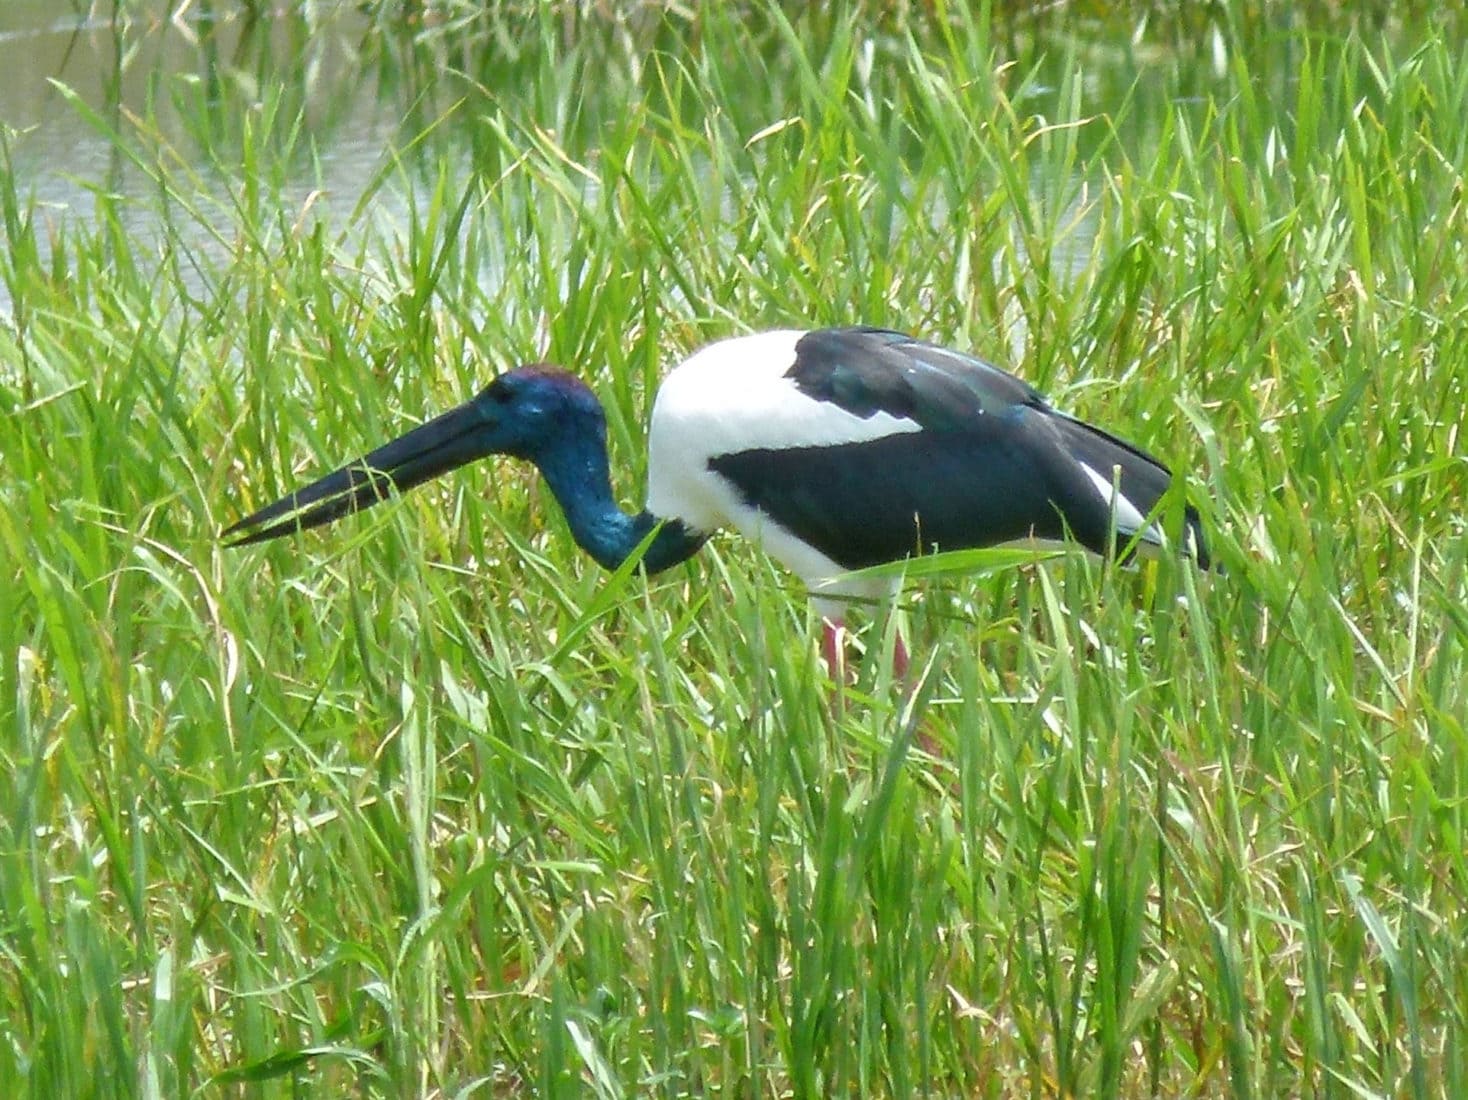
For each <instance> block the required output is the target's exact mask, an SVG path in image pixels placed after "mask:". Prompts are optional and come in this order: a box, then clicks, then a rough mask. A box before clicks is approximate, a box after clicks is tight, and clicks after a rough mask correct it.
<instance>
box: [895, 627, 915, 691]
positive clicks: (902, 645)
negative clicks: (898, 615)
mask: <svg viewBox="0 0 1468 1100" xmlns="http://www.w3.org/2000/svg"><path fill="white" fill-rule="evenodd" d="M911 663H912V661H911V659H910V658H909V656H908V653H907V643H906V642H904V641H903V640H902V631H901V630H898V631H897V637H896V638H895V639H893V641H892V678H893V679H894V680H896V681H897V682H898V683H906V682H907V669H908V666H909V665H910V664H911ZM909 690H911V685H909Z"/></svg>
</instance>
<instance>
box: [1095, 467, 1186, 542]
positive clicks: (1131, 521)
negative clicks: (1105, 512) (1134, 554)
mask: <svg viewBox="0 0 1468 1100" xmlns="http://www.w3.org/2000/svg"><path fill="white" fill-rule="evenodd" d="M1080 466H1081V469H1082V470H1085V471H1086V476H1087V477H1088V478H1090V479H1091V484H1092V485H1094V486H1095V487H1096V492H1098V493H1100V494H1101V499H1102V500H1103V501H1105V503H1106V507H1107V508H1108V509H1110V510H1111V513H1112V515H1113V516H1115V517H1116V530H1117V533H1118V534H1120V535H1125V536H1127V537H1128V538H1130V537H1131V536H1132V535H1135V534H1136V533H1137V532H1138V531H1141V532H1142V540H1143V541H1144V542H1150V543H1153V544H1155V545H1157V546H1161V545H1162V544H1163V543H1164V542H1165V541H1166V540H1165V539H1164V538H1163V537H1162V532H1161V531H1159V530H1158V529H1157V525H1156V524H1150V525H1149V524H1148V523H1147V517H1146V516H1144V515H1142V513H1141V511H1140V510H1139V509H1138V508H1137V506H1136V505H1135V504H1133V503H1132V502H1131V501H1130V500H1128V499H1127V498H1126V497H1124V496H1123V495H1122V493H1121V490H1120V489H1118V488H1117V487H1116V485H1115V484H1113V483H1112V480H1111V478H1109V477H1107V476H1106V475H1105V474H1103V473H1101V471H1100V470H1096V469H1093V468H1092V467H1090V466H1088V465H1086V464H1085V463H1084V462H1082V463H1081V464H1080ZM1114 469H1115V467H1113V470H1114ZM1144 528H1145V530H1144Z"/></svg>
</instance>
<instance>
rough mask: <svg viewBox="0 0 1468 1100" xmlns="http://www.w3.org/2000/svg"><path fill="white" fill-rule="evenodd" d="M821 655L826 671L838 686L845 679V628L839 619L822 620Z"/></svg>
mask: <svg viewBox="0 0 1468 1100" xmlns="http://www.w3.org/2000/svg"><path fill="white" fill-rule="evenodd" d="M821 627H822V629H823V634H822V637H821V653H822V654H823V655H824V656H825V658H826V671H827V672H829V673H830V674H831V679H833V680H835V681H836V682H837V683H838V684H839V683H844V682H845V679H846V626H845V624H844V623H842V622H841V621H840V620H839V619H838V620H836V621H835V622H832V621H831V620H830V619H822V620H821Z"/></svg>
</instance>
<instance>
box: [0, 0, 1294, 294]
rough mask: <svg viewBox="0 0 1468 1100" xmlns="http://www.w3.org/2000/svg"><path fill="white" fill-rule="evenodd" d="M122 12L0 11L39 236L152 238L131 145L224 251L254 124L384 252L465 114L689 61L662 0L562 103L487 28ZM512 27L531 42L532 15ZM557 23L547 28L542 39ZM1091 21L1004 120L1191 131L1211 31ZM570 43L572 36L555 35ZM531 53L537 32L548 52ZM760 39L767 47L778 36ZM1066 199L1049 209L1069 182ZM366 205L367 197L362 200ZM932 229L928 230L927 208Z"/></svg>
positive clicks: (20, 176)
mask: <svg viewBox="0 0 1468 1100" xmlns="http://www.w3.org/2000/svg"><path fill="white" fill-rule="evenodd" d="M119 6H120V7H121V8H122V9H123V13H122V14H119V15H117V16H115V17H113V18H100V17H98V16H96V15H95V14H93V13H92V12H91V11H90V10H85V11H84V10H79V9H71V10H67V9H65V8H63V7H62V6H60V5H57V4H55V3H51V2H47V0H8V2H6V3H4V4H0V72H3V73H5V74H6V77H5V79H4V80H3V81H0V126H3V128H4V131H3V132H4V135H5V142H6V146H7V148H8V158H9V164H10V167H11V169H12V171H13V173H14V175H15V178H16V181H17V183H18V184H19V187H18V188H17V190H18V192H19V193H20V196H21V199H22V201H26V200H27V199H29V200H30V201H31V202H33V203H34V204H35V208H36V210H37V213H38V217H39V218H40V219H41V220H42V222H43V223H45V224H51V225H56V224H65V223H67V222H69V221H75V222H79V223H81V224H89V223H90V222H91V221H92V219H93V217H94V214H95V209H96V204H97V202H98V196H99V195H104V194H105V195H107V196H109V198H110V199H114V200H115V201H114V202H113V206H112V209H113V210H114V211H115V216H116V217H117V218H118V219H119V220H120V221H121V222H122V224H123V225H124V227H125V228H126V229H127V230H128V232H129V233H130V234H134V235H136V237H137V238H138V239H139V240H143V241H146V240H148V239H149V236H150V230H151V229H152V227H153V226H154V225H155V223H156V221H157V219H158V218H159V216H160V215H159V203H158V195H159V192H160V191H161V190H162V188H161V187H160V184H159V183H158V181H157V179H156V178H155V177H156V175H157V170H156V165H153V166H150V164H149V163H148V157H147V156H146V155H144V156H141V157H138V158H136V159H134V158H131V157H130V156H129V154H128V152H127V151H125V150H129V149H130V148H136V147H138V146H140V145H142V146H146V147H147V148H148V149H149V150H150V152H151V153H152V155H154V156H156V157H158V158H159V160H160V161H170V160H171V161H172V162H173V164H174V170H172V171H171V172H170V175H169V179H168V188H167V189H168V191H169V192H170V194H171V196H172V197H173V198H177V197H179V193H180V191H181V190H187V189H193V190H194V191H195V194H196V197H197V198H198V199H199V200H200V202H201V203H203V204H204V205H205V206H208V205H209V204H211V203H212V204H214V205H216V206H217V207H218V209H219V211H220V213H219V217H218V218H216V219H213V224H210V221H211V220H210V219H209V218H207V217H205V218H202V219H197V220H196V222H195V223H194V224H192V225H185V226H183V227H182V230H181V231H182V233H183V234H184V236H185V238H188V237H190V236H192V237H193V239H191V240H188V244H189V245H190V246H191V247H193V248H196V249H197V250H198V251H199V253H200V254H202V255H204V256H209V255H211V254H215V253H218V252H220V251H222V250H223V249H224V247H225V244H224V241H225V239H226V238H227V236H228V230H227V228H222V227H227V226H228V225H229V224H230V223H231V221H232V219H231V216H230V211H229V207H230V204H231V203H233V202H236V201H238V198H237V193H238V192H239V191H240V190H241V188H242V183H241V180H242V179H244V178H246V177H248V175H249V174H250V172H252V171H254V170H255V169H254V168H253V167H252V166H250V165H247V164H244V163H242V161H241V158H242V157H243V156H244V154H243V153H241V152H240V150H242V149H244V148H247V147H248V143H247V142H245V141H244V140H242V136H241V135H242V133H243V131H244V129H245V128H247V127H250V126H270V125H275V126H276V127H277V128H278V129H279V130H280V132H281V136H280V138H279V140H280V142H281V143H282V145H285V146H288V148H286V149H285V150H284V152H283V155H282V157H281V163H282V164H284V165H285V166H286V167H285V169H284V175H282V176H278V177H277V178H274V179H273V180H272V181H271V184H272V194H273V195H274V196H275V201H277V202H278V204H279V205H280V206H281V207H282V208H284V209H286V210H290V209H292V208H295V209H304V208H306V207H308V206H309V207H310V209H311V210H312V211H313V214H314V215H315V216H316V217H318V218H323V219H325V220H327V221H328V222H329V223H331V225H332V228H333V231H334V232H345V233H347V234H349V235H350V234H352V233H363V232H369V231H378V230H383V231H385V232H386V233H387V234H388V235H389V236H391V235H392V234H393V233H395V232H396V231H397V230H398V229H400V228H401V227H402V226H403V225H404V224H405V223H406V221H407V219H408V217H409V214H410V210H411V209H412V208H413V206H415V205H421V202H422V201H423V200H422V199H421V197H420V196H421V194H422V193H423V192H424V191H425V190H426V189H427V188H419V187H417V186H415V184H414V182H413V174H414V172H415V170H421V173H422V174H421V176H420V178H422V179H431V175H432V170H433V165H435V164H438V165H442V164H443V163H445V162H447V163H450V164H452V163H454V162H455V161H457V160H460V159H465V160H467V159H468V158H470V157H472V156H474V155H476V153H478V154H479V155H480V156H481V158H482V152H483V151H482V149H476V148H475V145H476V137H475V128H476V126H478V125H479V124H480V123H481V121H482V119H480V118H479V117H478V116H477V115H476V113H475V110H474V109H473V108H471V109H468V110H463V109H460V105H462V103H464V102H466V101H468V100H472V99H475V98H476V97H478V98H479V100H481V101H484V100H493V99H494V98H495V97H497V96H505V97H510V96H515V95H517V94H519V92H520V91H521V89H523V88H526V87H531V88H534V89H537V90H538V94H540V95H541V97H542V98H543V99H545V101H546V102H549V103H551V104H552V105H553V107H554V109H555V110H559V111H561V112H562V113H563V114H562V118H561V119H560V121H561V122H562V123H564V124H565V126H566V127H567V128H568V129H571V130H574V129H575V128H576V127H578V126H579V127H581V129H582V131H583V133H594V129H595V125H596V123H597V119H598V118H599V117H602V116H604V115H605V113H606V112H608V111H615V110H616V94H615V92H612V91H609V92H608V94H607V95H605V96H604V97H599V96H598V95H596V94H595V93H596V91H597V84H596V82H597V80H598V79H602V78H605V80H606V81H607V82H608V83H607V87H608V88H609V89H610V88H632V87H634V86H635V82H636V74H635V73H628V72H621V71H620V70H621V69H624V68H626V69H635V68H636V67H637V66H638V65H639V64H640V63H641V62H642V59H644V58H645V57H646V56H648V55H649V54H650V52H651V50H652V49H653V48H661V49H662V50H664V51H665V52H666V53H667V54H668V55H670V56H676V55H677V54H679V53H684V52H687V51H688V50H689V49H690V48H691V44H690V43H686V42H683V41H679V40H678V39H677V37H676V36H677V30H676V28H674V29H671V30H670V29H669V28H668V27H666V26H660V25H658V21H657V20H656V18H655V15H656V9H657V5H631V6H629V8H628V10H630V11H632V12H633V13H634V17H633V18H630V19H629V18H628V17H627V16H626V15H625V13H624V15H623V16H621V17H619V19H618V20H617V21H616V22H614V23H608V24H607V25H606V26H605V27H604V28H600V31H599V32H600V33H605V35H606V36H607V41H608V50H607V56H608V58H609V60H608V70H607V72H605V73H602V74H596V73H592V74H588V73H586V72H584V71H581V72H577V73H575V74H572V76H573V78H574V82H575V84H576V90H575V91H574V92H572V93H569V95H570V96H571V98H569V99H568V100H567V101H566V102H564V103H557V102H556V99H555V92H554V91H553V90H552V91H551V92H549V93H547V92H546V90H545V89H546V85H547V83H548V82H550V81H554V80H556V79H558V76H557V74H556V72H555V67H554V66H555V59H547V58H546V57H544V56H541V55H539V54H537V52H536V49H537V47H536V43H535V42H534V41H530V42H527V41H524V40H521V39H519V38H518V36H516V35H515V34H514V33H513V32H511V33H508V34H506V33H505V32H503V31H501V32H500V35H501V39H500V40H499V41H496V40H495V38H494V32H493V31H487V32H484V33H483V34H480V35H478V37H477V38H476V39H475V41H476V47H475V50H474V52H473V54H472V56H471V55H470V54H469V53H468V51H462V52H456V50H462V44H461V43H462V40H456V39H455V38H454V37H453V36H452V35H451V34H449V33H445V32H446V31H452V30H453V29H454V28H452V27H445V26H438V25H424V24H421V23H419V22H415V21H414V19H412V18H407V17H405V16H404V15H402V14H401V13H398V14H395V15H391V16H385V15H383V10H384V8H379V9H377V11H376V12H375V13H372V14H369V13H367V12H366V11H365V10H364V9H365V6H362V5H356V4H345V3H330V4H316V5H311V4H306V5H290V6H289V7H288V8H282V9H274V8H267V9H263V10H262V9H259V8H257V7H256V6H253V5H219V4H214V3H210V2H209V0H200V2H193V3H181V4H165V3H156V2H138V3H134V4H122V5H119ZM385 7H386V6H385ZM405 10H409V11H413V10H417V8H416V6H406V5H405ZM448 10H450V11H452V10H453V9H452V8H451V7H450V8H449V9H448ZM637 13H641V17H638V16H637ZM479 17H482V16H473V15H471V16H466V17H465V18H466V19H473V18H479ZM524 18H525V19H526V20H527V21H528V22H527V25H528V26H530V27H531V28H532V29H533V28H534V26H535V18H536V17H534V16H526V17H524ZM554 18H555V17H552V16H545V15H542V16H541V17H540V19H541V23H540V29H541V30H542V31H543V30H544V28H545V26H546V20H553V19H554ZM583 18H584V17H583ZM1285 18H1286V19H1287V18H1288V16H1286V17H1285ZM1086 26H1087V27H1088V32H1087V34H1086V35H1081V36H1078V35H1077V34H1076V33H1075V32H1074V30H1073V28H1071V27H1069V26H1067V25H1064V24H1060V25H1056V26H1049V27H1037V26H1035V25H1030V26H1028V27H1026V28H1024V29H1022V30H1019V31H1015V32H1013V33H1012V34H1011V35H1010V36H1009V37H1008V38H1007V39H1004V40H1001V41H998V42H996V43H995V54H996V56H997V57H999V58H1000V59H1001V60H1003V59H1006V58H1010V59H1012V61H1013V63H1014V66H1015V71H1019V72H1022V73H1023V78H1022V79H1020V80H1017V81H1014V82H1013V83H1012V86H1011V87H1010V94H1011V96H1012V97H1013V99H1014V102H1015V104H1016V106H1017V107H1018V108H1021V109H1023V110H1025V111H1027V112H1032V113H1034V114H1036V115H1041V116H1045V117H1046V118H1055V117H1059V118H1064V117H1067V116H1070V117H1076V116H1078V115H1080V116H1087V117H1096V116H1099V115H1110V114H1113V113H1118V114H1119V117H1120V119H1121V121H1120V123H1119V125H1118V130H1119V132H1118V133H1116V134H1115V135H1114V137H1115V139H1116V140H1117V141H1119V142H1120V143H1121V144H1122V145H1123V147H1128V148H1130V149H1131V150H1133V151H1134V152H1136V151H1140V150H1144V149H1145V148H1146V146H1147V144H1148V143H1149V141H1151V140H1152V135H1153V134H1154V132H1155V131H1156V129H1157V128H1158V127H1159V126H1160V125H1161V119H1162V117H1163V115H1164V114H1165V113H1166V112H1167V111H1169V110H1172V109H1175V108H1176V107H1177V105H1178V104H1183V105H1185V106H1186V105H1187V104H1190V103H1191V104H1193V105H1195V106H1196V108H1197V111H1198V113H1199V117H1200V118H1201V117H1202V116H1203V115H1204V114H1205V113H1206V111H1207V107H1208V102H1209V96H1210V94H1211V93H1212V91H1213V90H1214V88H1215V87H1216V86H1218V85H1219V83H1220V81H1221V77H1222V75H1223V73H1224V70H1225V69H1226V67H1227V65H1228V57H1227V54H1226V52H1225V51H1224V49H1223V47H1222V44H1221V43H1222V39H1221V37H1219V35H1218V33H1217V32H1216V31H1210V30H1208V29H1207V28H1203V29H1202V30H1200V31H1198V32H1197V33H1196V34H1194V35H1193V36H1192V37H1191V38H1190V39H1188V41H1187V45H1186V47H1184V48H1182V49H1179V48H1178V47H1176V46H1175V45H1174V46H1172V47H1159V46H1158V45H1157V44H1156V43H1155V41H1153V40H1152V38H1150V37H1149V35H1148V34H1147V33H1145V27H1143V26H1140V25H1132V24H1130V23H1126V22H1118V23H1116V24H1115V25H1102V24H1096V25H1089V24H1088V25H1086ZM585 29H586V25H585V23H582V24H580V25H578V26H576V27H574V28H573V27H572V25H571V23H570V22H567V24H566V31H565V34H566V35H567V36H568V37H569V36H571V35H573V34H578V33H583V32H584V31H585ZM528 37H530V38H533V37H534V36H533V35H530V36H528ZM552 37H553V36H552ZM629 39H631V40H633V42H632V45H631V46H629V45H628V41H629ZM1300 40H1301V39H1300V36H1298V35H1291V34H1288V33H1281V34H1278V35H1274V36H1268V35H1266V36H1264V37H1262V38H1261V39H1260V42H1261V43H1262V48H1267V49H1268V50H1270V51H1272V53H1273V55H1274V56H1273V58H1272V59H1271V62H1270V63H1269V64H1266V65H1262V66H1258V68H1257V71H1258V72H1261V73H1264V74H1267V75H1266V80H1267V82H1268V83H1269V84H1270V85H1271V86H1270V87H1267V88H1263V89H1261V91H1262V92H1263V93H1264V98H1265V99H1266V101H1269V100H1274V101H1277V102H1280V103H1284V102H1287V100H1288V98H1289V96H1288V94H1287V93H1288V90H1289V86H1290V82H1291V81H1292V80H1293V79H1294V77H1293V74H1294V72H1295V71H1296V60H1297V59H1296V58H1295V56H1294V51H1296V50H1297V49H1298V48H1299V42H1300ZM545 41H546V39H545V37H544V36H542V37H541V39H540V43H541V46H542V47H543V45H544V42H545ZM760 41H762V42H763V43H765V46H764V47H763V48H768V49H771V50H778V49H780V48H781V45H780V41H781V40H780V38H779V36H778V34H774V35H766V36H764V37H762V38H761V39H760ZM613 43H616V44H617V48H615V49H613V48H611V47H612V44H613ZM1078 71H1081V72H1083V73H1084V77H1083V79H1082V80H1081V81H1080V83H1079V88H1080V90H1081V93H1082V95H1081V101H1080V102H1075V101H1071V102H1069V103H1064V104H1063V103H1060V102H1058V97H1059V95H1060V90H1061V89H1062V87H1063V86H1064V85H1065V84H1066V77H1067V74H1074V73H1076V72H1078ZM792 79H793V75H792ZM1123 106H1124V109H1122V108H1123ZM265 110H274V111H275V115H274V116H273V118H272V119H269V120H266V119H264V118H263V117H262V112H264V111H265ZM297 116H298V117H299V119H300V120H301V121H300V124H299V125H297V124H296V123H295V119H296V117H297ZM282 119H284V120H286V121H287V123H288V124H282V123H281V120H282ZM551 121H552V123H554V121H556V120H554V119H553V120H551ZM771 122H772V123H773V122H778V119H777V118H773V117H772V119H771ZM113 134H121V135H122V139H121V140H115V139H114V137H113V136H112V135H113ZM140 135H141V140H140ZM562 136H565V135H564V134H563V135H562ZM1105 137H1106V133H1105V128H1104V127H1091V128H1088V132H1087V134H1086V135H1085V136H1084V137H1083V139H1082V140H1084V141H1091V140H1104V139H1105ZM592 144H594V141H593V142H592ZM404 150H409V152H408V153H407V154H406V155H404V152H403V151H404ZM483 167H484V165H483V164H482V163H480V168H481V169H482V168H483ZM275 170H278V169H275ZM387 177H391V178H390V179H388V181H387V182H386V183H385V182H384V180H385V179H387ZM1060 182H1061V187H1060V190H1061V191H1062V192H1063V191H1064V190H1065V189H1066V187H1068V186H1070V183H1071V181H1060ZM1055 183H1056V181H1047V180H1036V181H1033V186H1035V187H1036V188H1037V189H1043V188H1046V187H1048V186H1051V185H1053V184H1055ZM369 193H370V195H371V202H370V203H367V204H362V202H361V200H362V199H363V196H364V195H365V194H369ZM184 197H185V200H187V196H186V195H185V196H184ZM927 215H928V216H936V217H941V210H939V211H937V212H934V211H932V210H929V211H927ZM177 228H178V227H175V229H176V230H177ZM0 233H3V228H0ZM43 237H44V235H43ZM44 246H45V241H44V239H43V240H42V247H44ZM1086 246H1087V232H1086V226H1085V224H1084V223H1082V224H1080V225H1079V226H1078V227H1077V228H1076V229H1075V231H1074V232H1073V234H1072V236H1071V237H1070V244H1069V247H1073V248H1075V249H1076V250H1077V253H1078V254H1080V253H1084V251H1085V249H1086ZM8 295H9V291H8V288H6V287H5V286H3V285H0V309H5V310H8V308H9V306H10V302H9V297H8Z"/></svg>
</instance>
